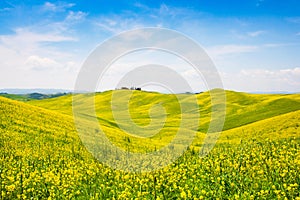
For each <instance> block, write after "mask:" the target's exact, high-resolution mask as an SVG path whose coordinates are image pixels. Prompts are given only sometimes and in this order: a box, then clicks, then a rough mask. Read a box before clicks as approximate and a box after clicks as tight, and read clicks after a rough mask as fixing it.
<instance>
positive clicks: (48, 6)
mask: <svg viewBox="0 0 300 200" xmlns="http://www.w3.org/2000/svg"><path fill="white" fill-rule="evenodd" d="M73 6H75V4H74V3H65V2H58V3H56V4H55V3H50V2H45V3H44V5H43V6H42V10H44V11H52V12H64V11H66V9H68V8H71V7H73Z"/></svg>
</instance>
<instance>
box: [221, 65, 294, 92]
mask: <svg viewBox="0 0 300 200" xmlns="http://www.w3.org/2000/svg"><path fill="white" fill-rule="evenodd" d="M221 76H222V79H223V83H224V85H225V87H226V88H229V89H234V90H240V91H252V92H253V91H265V92H266V91H292V92H299V91H300V90H299V88H300V68H299V67H296V68H287V69H279V70H268V69H243V70H241V71H239V72H237V73H224V72H223V73H221ZM296 88H298V90H297V89H296Z"/></svg>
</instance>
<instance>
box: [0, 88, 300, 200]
mask: <svg viewBox="0 0 300 200" xmlns="http://www.w3.org/2000/svg"><path fill="white" fill-rule="evenodd" d="M119 92H120V95H121V96H126V95H129V93H128V91H119ZM80 95H81V96H80ZM77 97H78V99H79V100H80V99H81V98H82V103H84V101H86V98H84V97H85V95H82V94H78V96H77ZM111 97H112V91H107V92H103V93H96V94H95V97H93V96H92V97H90V98H93V99H95V102H96V105H95V108H96V115H97V119H98V121H99V123H100V124H101V126H102V127H103V130H104V131H105V133H106V135H107V137H108V138H109V139H110V140H111V141H112V142H113V143H114V144H115V145H117V146H119V147H120V148H124V149H125V150H127V151H136V152H145V151H155V150H156V149H159V148H161V147H163V146H164V145H166V144H168V143H169V142H170V141H171V140H172V139H173V137H174V134H176V130H177V129H176V127H177V126H178V124H179V119H180V112H178V110H179V109H178V108H179V105H178V102H177V99H176V98H175V96H174V95H169V94H160V93H154V92H143V91H135V92H134V93H133V95H132V96H131V98H130V102H129V109H130V113H129V114H130V117H131V118H132V120H133V121H134V122H135V123H136V124H139V125H147V124H151V120H150V117H151V116H158V117H160V115H159V114H160V112H161V110H160V108H156V107H155V105H157V104H160V105H162V106H163V107H164V111H165V113H166V114H167V115H166V122H165V124H164V128H163V130H162V131H160V132H159V133H158V134H156V135H153V136H151V137H149V138H143V137H135V136H134V135H130V134H127V133H126V132H125V131H123V130H121V129H120V128H119V127H118V124H117V123H116V121H115V120H114V116H113V115H112V107H111ZM196 97H197V102H198V106H199V111H200V118H199V121H200V125H199V127H195V128H197V130H198V131H197V134H196V137H195V139H194V141H193V143H192V145H191V147H190V148H188V150H187V151H186V152H185V153H184V154H183V155H182V156H181V157H180V158H178V159H177V160H176V161H175V162H174V163H172V164H170V165H168V166H167V167H165V168H162V169H158V170H155V171H152V172H148V173H145V172H140V173H130V172H125V171H120V170H114V169H112V168H110V167H109V166H106V165H104V164H102V163H101V162H99V161H98V160H97V159H95V158H94V157H93V156H92V155H91V154H90V152H89V151H87V149H86V148H85V146H84V145H83V143H82V141H81V140H80V138H79V136H78V133H77V130H76V127H75V125H74V119H73V112H72V95H65V96H61V97H56V98H51V99H43V100H30V101H26V102H25V103H24V102H20V101H15V100H11V99H8V98H5V97H0V134H1V137H0V148H1V151H0V191H1V192H0V197H1V198H0V199H300V192H299V191H300V186H299V185H300V94H290V95H279V94H276V95H262V94H260V95H259V94H247V93H238V92H234V91H226V97H227V100H226V105H227V106H226V120H225V124H224V128H223V132H222V133H221V135H220V138H219V139H218V142H217V144H216V146H215V147H214V149H213V150H212V151H211V152H210V153H209V154H208V155H207V156H205V157H199V150H200V148H201V146H202V145H203V144H202V143H203V139H204V137H205V134H206V131H207V129H208V124H209V122H210V115H211V112H210V110H211V104H210V97H209V93H208V92H205V93H200V94H197V96H196ZM182 98H183V101H187V102H189V101H190V97H189V95H187V94H182ZM125 100H126V99H119V100H118V101H117V102H116V104H115V105H116V106H118V105H122V104H124V102H125ZM84 106H88V105H85V104H83V110H85V109H88V107H86V108H85V107H84ZM118 108H119V109H118ZM117 110H119V112H120V113H121V114H122V109H121V107H117ZM191 116H192V115H191ZM159 119H162V118H159ZM83 120H87V119H83ZM122 125H123V126H124V128H125V129H130V127H129V126H127V122H126V121H124V122H123V124H122ZM187 131H188V130H187ZM213 135H214V133H212V136H213Z"/></svg>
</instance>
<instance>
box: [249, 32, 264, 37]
mask: <svg viewBox="0 0 300 200" xmlns="http://www.w3.org/2000/svg"><path fill="white" fill-rule="evenodd" d="M264 33H266V31H262V30H259V31H254V32H248V33H247V35H248V36H250V37H257V36H260V35H262V34H264Z"/></svg>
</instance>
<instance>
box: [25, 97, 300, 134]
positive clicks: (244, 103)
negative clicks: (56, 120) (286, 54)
mask: <svg viewBox="0 0 300 200" xmlns="http://www.w3.org/2000/svg"><path fill="white" fill-rule="evenodd" d="M120 92H123V93H124V98H125V97H126V95H127V97H128V95H129V93H128V91H120ZM126 93H127V94H126ZM111 95H112V91H108V92H103V93H96V95H95V102H96V112H97V115H98V116H99V118H100V121H102V122H103V123H104V124H106V125H107V126H110V125H112V126H116V123H115V121H114V118H113V116H112V114H111ZM182 96H183V99H185V100H186V101H187V102H188V101H189V97H190V95H182ZM197 98H198V105H199V109H200V127H199V131H200V132H207V128H208V125H209V123H210V120H211V119H210V114H211V113H210V110H211V105H210V96H209V93H208V92H205V93H200V94H198V95H197ZM226 99H227V101H226V121H225V124H224V128H223V130H230V129H233V128H236V127H240V126H244V125H247V124H251V123H253V122H257V121H260V120H264V119H268V118H271V117H275V116H279V115H281V114H285V113H289V112H293V111H297V110H300V94H286V95H284V94H276V95H273V94H268V95H262V94H247V93H241V92H233V91H226ZM29 103H30V104H32V105H36V106H39V107H43V108H47V109H50V110H55V111H58V112H61V113H64V114H68V115H72V95H67V96H63V97H59V98H53V99H45V100H41V101H31V102H29ZM115 104H116V105H120V104H124V101H123V100H122V99H121V98H120V99H116V101H115ZM155 104H160V105H163V106H164V107H165V108H166V109H167V111H168V112H167V114H168V117H169V118H170V119H169V120H170V121H172V122H173V123H174V122H176V121H177V122H178V119H179V115H180V113H178V110H179V109H178V108H179V107H178V106H179V105H178V102H177V99H176V97H175V96H174V95H170V94H160V93H150V92H143V91H135V92H134V93H133V96H132V97H131V98H130V105H129V109H130V114H131V117H132V118H133V121H135V122H136V123H137V124H140V125H141V124H145V123H146V124H147V123H148V122H149V120H150V118H149V113H148V111H149V109H150V108H151V107H152V106H153V105H155ZM145 111H146V112H145ZM160 112H161V111H160V110H157V115H159V114H160ZM154 114H155V113H154ZM168 125H169V123H166V126H168ZM170 126H172V125H171V124H170ZM174 126H175V125H174Z"/></svg>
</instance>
